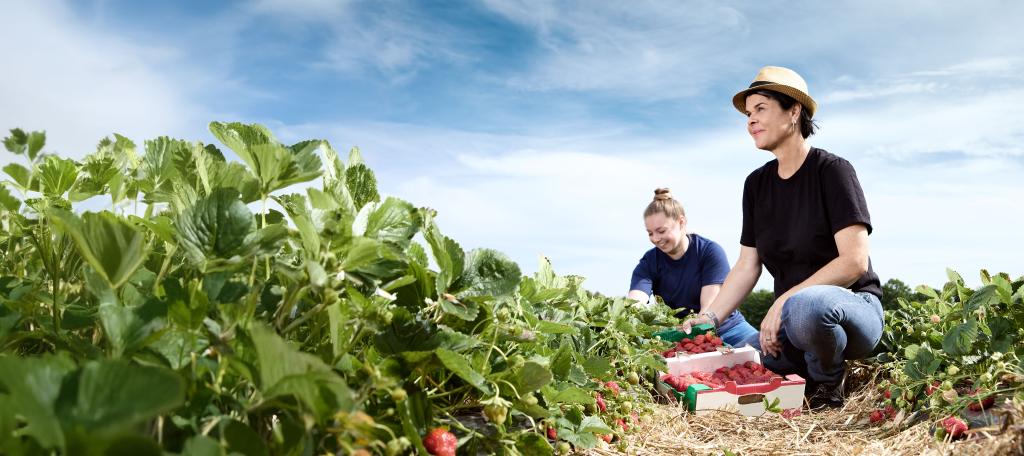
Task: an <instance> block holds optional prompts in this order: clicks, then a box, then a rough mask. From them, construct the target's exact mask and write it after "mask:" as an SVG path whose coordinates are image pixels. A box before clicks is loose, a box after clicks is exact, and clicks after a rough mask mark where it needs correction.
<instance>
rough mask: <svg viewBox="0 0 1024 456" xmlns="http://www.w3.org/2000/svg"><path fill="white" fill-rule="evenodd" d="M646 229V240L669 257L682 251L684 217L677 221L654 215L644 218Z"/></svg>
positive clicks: (660, 214)
mask: <svg viewBox="0 0 1024 456" xmlns="http://www.w3.org/2000/svg"><path fill="white" fill-rule="evenodd" d="M644 226H646V227H647V238H648V239H650V240H651V243H652V244H654V246H655V247H657V248H658V250H661V251H662V252H665V253H666V254H668V255H669V256H674V255H678V254H680V253H681V250H682V249H683V236H686V216H680V217H679V218H677V219H672V218H669V217H666V216H665V214H662V213H655V214H651V215H648V216H647V217H644Z"/></svg>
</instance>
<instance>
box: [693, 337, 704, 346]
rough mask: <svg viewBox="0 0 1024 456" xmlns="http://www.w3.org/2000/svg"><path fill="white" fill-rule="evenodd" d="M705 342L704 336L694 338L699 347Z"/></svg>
mask: <svg viewBox="0 0 1024 456" xmlns="http://www.w3.org/2000/svg"><path fill="white" fill-rule="evenodd" d="M704 340H705V337H704V335H703V334H697V337H694V338H693V343H695V344H698V345H699V344H703V343H704Z"/></svg>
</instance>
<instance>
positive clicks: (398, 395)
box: [391, 388, 409, 402]
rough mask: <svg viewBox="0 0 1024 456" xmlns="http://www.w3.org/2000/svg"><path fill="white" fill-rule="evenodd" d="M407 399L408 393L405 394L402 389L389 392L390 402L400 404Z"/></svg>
mask: <svg viewBox="0 0 1024 456" xmlns="http://www.w3.org/2000/svg"><path fill="white" fill-rule="evenodd" d="M408 397H409V393H406V392H405V390H404V389H402V388H395V389H392V390H391V400H393V401H395V402H402V401H404V400H405V399H406V398H408Z"/></svg>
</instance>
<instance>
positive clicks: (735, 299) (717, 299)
mask: <svg viewBox="0 0 1024 456" xmlns="http://www.w3.org/2000/svg"><path fill="white" fill-rule="evenodd" d="M760 277H761V258H760V257H759V256H758V255H757V249H755V248H753V247H747V246H742V245H741V246H740V257H739V259H737V260H736V265H735V266H733V268H732V270H731V271H729V275H728V276H726V277H725V282H724V283H723V284H722V286H721V288H720V289H719V290H718V292H717V293H715V296H714V297H713V298H712V299H711V301H709V302H706V301H705V300H704V290H705V289H707V288H708V287H704V288H703V289H701V303H700V308H701V313H702V314H703V313H706V312H712V313H714V314H715V316H716V317H717V318H718V319H719V322H721V321H722V320H725V318H726V317H728V316H729V315H731V314H732V313H733V311H735V310H736V308H737V307H739V306H740V304H741V303H742V302H743V298H746V297H747V295H748V294H750V290H753V289H754V285H756V284H757V279H758V278H760ZM701 323H711V319H710V318H708V317H706V316H704V315H699V316H698V317H697V318H695V319H692V320H688V321H687V322H685V323H683V325H682V329H683V331H686V332H689V331H690V326H691V325H698V324H701Z"/></svg>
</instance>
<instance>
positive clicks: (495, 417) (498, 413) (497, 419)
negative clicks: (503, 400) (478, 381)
mask: <svg viewBox="0 0 1024 456" xmlns="http://www.w3.org/2000/svg"><path fill="white" fill-rule="evenodd" d="M507 415H508V408H507V407H505V406H503V405H498V404H487V405H485V406H484V416H486V417H487V420H488V421H490V422H492V423H494V424H496V425H498V426H501V425H502V424H505V417H506V416H507Z"/></svg>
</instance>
